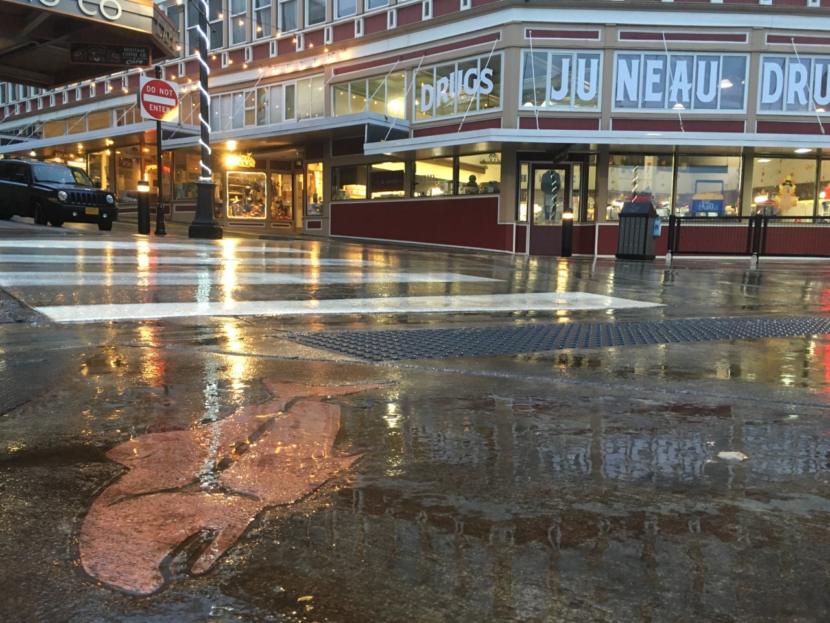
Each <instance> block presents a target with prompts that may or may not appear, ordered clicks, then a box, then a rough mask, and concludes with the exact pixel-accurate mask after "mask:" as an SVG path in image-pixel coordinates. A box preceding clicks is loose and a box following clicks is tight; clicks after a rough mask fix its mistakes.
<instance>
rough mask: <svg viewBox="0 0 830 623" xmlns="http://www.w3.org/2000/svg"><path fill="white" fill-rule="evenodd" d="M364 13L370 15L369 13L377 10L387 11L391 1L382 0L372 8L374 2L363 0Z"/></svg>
mask: <svg viewBox="0 0 830 623" xmlns="http://www.w3.org/2000/svg"><path fill="white" fill-rule="evenodd" d="M363 6H364V9H363V12H364V13H368V12H369V11H374V10H375V9H385V8H386V7H388V6H389V0H380V1H379V2H378V4H376V5H374V6H372V0H363Z"/></svg>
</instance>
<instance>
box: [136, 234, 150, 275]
mask: <svg viewBox="0 0 830 623" xmlns="http://www.w3.org/2000/svg"><path fill="white" fill-rule="evenodd" d="M136 266H137V267H138V270H139V271H146V270H147V269H148V268H150V244H149V243H148V242H147V241H146V240H139V241H138V244H137V245H136Z"/></svg>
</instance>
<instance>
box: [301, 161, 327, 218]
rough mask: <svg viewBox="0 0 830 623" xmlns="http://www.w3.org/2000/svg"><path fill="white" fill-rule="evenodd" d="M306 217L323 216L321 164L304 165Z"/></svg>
mask: <svg viewBox="0 0 830 623" xmlns="http://www.w3.org/2000/svg"><path fill="white" fill-rule="evenodd" d="M305 177H306V183H305V187H306V208H305V214H306V216H322V215H323V163H322V162H309V163H308V165H306V176H305Z"/></svg>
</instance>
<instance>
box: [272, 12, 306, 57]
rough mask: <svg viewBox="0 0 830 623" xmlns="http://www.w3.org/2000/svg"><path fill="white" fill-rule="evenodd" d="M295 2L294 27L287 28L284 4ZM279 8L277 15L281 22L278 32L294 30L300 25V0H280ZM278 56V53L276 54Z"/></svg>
mask: <svg viewBox="0 0 830 623" xmlns="http://www.w3.org/2000/svg"><path fill="white" fill-rule="evenodd" d="M291 2H293V3H294V28H286V27H285V24H284V23H283V19H282V15H283V6H284V5H286V4H289V3H291ZM278 9H279V15H277V23H278V24H279V27H278V31H279V32H278V33H277V34H279V33H283V32H294V31H295V30H297V29H298V28H299V25H300V0H278ZM275 56H276V55H275Z"/></svg>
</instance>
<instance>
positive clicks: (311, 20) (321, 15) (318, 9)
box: [305, 0, 326, 26]
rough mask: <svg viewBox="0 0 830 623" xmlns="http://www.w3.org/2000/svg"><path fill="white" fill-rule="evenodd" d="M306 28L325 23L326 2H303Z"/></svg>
mask: <svg viewBox="0 0 830 623" xmlns="http://www.w3.org/2000/svg"><path fill="white" fill-rule="evenodd" d="M305 15H306V18H305V21H306V25H307V26H312V25H313V24H319V23H320V22H325V21H326V0H305Z"/></svg>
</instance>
